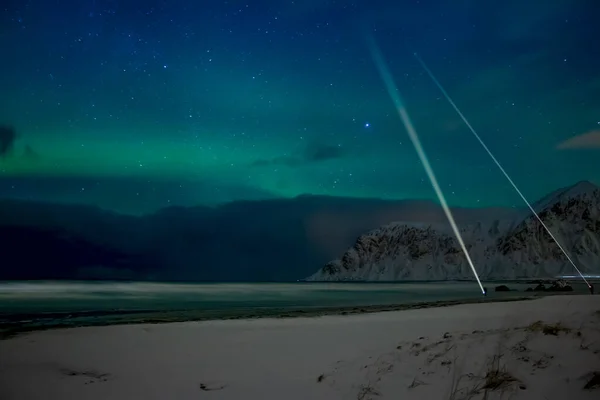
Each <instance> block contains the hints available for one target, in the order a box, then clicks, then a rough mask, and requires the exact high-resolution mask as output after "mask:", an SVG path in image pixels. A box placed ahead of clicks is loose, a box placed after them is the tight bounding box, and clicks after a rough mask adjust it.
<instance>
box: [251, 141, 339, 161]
mask: <svg viewBox="0 0 600 400" xmlns="http://www.w3.org/2000/svg"><path fill="white" fill-rule="evenodd" d="M345 155H346V151H345V149H344V148H343V147H341V146H333V145H328V144H323V143H313V144H311V145H308V146H307V147H306V148H305V149H304V151H303V152H302V153H301V154H298V155H291V156H281V157H273V158H269V159H260V160H256V161H255V162H253V163H252V166H254V167H265V166H268V165H285V166H288V167H299V166H302V165H306V164H313V163H319V162H323V161H328V160H335V159H338V158H342V157H344V156H345Z"/></svg>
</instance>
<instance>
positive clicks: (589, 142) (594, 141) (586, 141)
mask: <svg viewBox="0 0 600 400" xmlns="http://www.w3.org/2000/svg"><path fill="white" fill-rule="evenodd" d="M556 148H557V149H559V150H565V149H600V130H595V131H591V132H587V133H583V134H581V135H578V136H574V137H572V138H570V139H567V140H565V141H564V142H562V143H559V144H558V146H556Z"/></svg>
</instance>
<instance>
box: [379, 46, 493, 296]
mask: <svg viewBox="0 0 600 400" xmlns="http://www.w3.org/2000/svg"><path fill="white" fill-rule="evenodd" d="M367 41H368V46H369V50H370V51H371V56H372V57H373V61H374V63H375V66H376V67H377V70H378V72H379V75H381V79H382V80H383V83H384V85H385V87H386V89H387V91H388V93H389V95H390V97H391V98H392V102H393V103H394V106H395V108H396V111H398V115H399V116H400V119H401V120H402V123H403V124H404V127H405V128H406V131H407V132H408V136H409V137H410V140H411V142H412V144H413V146H414V147H415V150H416V151H417V154H418V155H419V158H420V159H421V163H422V164H423V167H424V168H425V172H426V173H427V176H428V177H429V180H430V182H431V186H433V190H434V191H435V194H436V195H437V197H438V199H439V201H440V204H441V205H442V209H443V210H444V213H445V214H446V217H447V218H448V222H449V223H450V226H451V227H452V230H453V231H454V235H456V239H457V240H458V243H459V244H460V247H461V248H462V251H463V253H464V254H465V257H466V259H467V262H468V263H469V266H470V267H471V270H472V271H473V275H475V279H476V280H477V283H478V284H479V287H480V289H481V293H483V294H485V289H484V288H483V285H482V284H481V281H480V280H479V275H478V274H477V270H476V269H475V265H473V261H472V260H471V256H470V255H469V252H468V250H467V246H466V245H465V242H464V241H463V238H462V236H461V234H460V230H459V229H458V226H457V225H456V222H455V221H454V217H453V216H452V212H451V211H450V207H448V203H447V202H446V198H445V197H444V194H443V193H442V189H441V188H440V185H439V184H438V181H437V178H436V177H435V174H434V172H433V169H432V168H431V164H429V160H428V159H427V155H426V154H425V150H423V146H422V145H421V141H420V139H419V136H418V135H417V132H416V131H415V128H414V126H413V124H412V121H411V119H410V117H409V116H408V112H407V110H406V107H405V106H404V102H403V101H402V98H401V97H400V93H399V92H398V88H397V87H396V84H395V83H394V78H393V77H392V74H391V73H390V71H389V69H388V68H387V65H386V64H385V61H384V59H383V55H382V54H381V51H380V50H379V47H377V43H376V42H375V38H374V37H373V36H372V35H367Z"/></svg>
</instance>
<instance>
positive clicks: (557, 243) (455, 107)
mask: <svg viewBox="0 0 600 400" xmlns="http://www.w3.org/2000/svg"><path fill="white" fill-rule="evenodd" d="M414 55H415V58H416V59H417V60H418V61H419V63H420V64H421V66H422V67H423V69H424V70H425V71H426V72H427V75H429V77H430V78H431V80H432V81H433V82H434V83H435V85H436V86H437V87H438V89H440V91H441V92H442V94H443V95H444V97H445V98H446V100H448V103H450V105H451V106H452V108H454V111H456V113H457V114H458V115H459V116H460V118H461V119H462V120H463V122H464V123H465V125H467V127H468V128H469V130H470V131H471V133H472V134H473V136H475V139H477V141H478V142H479V144H481V146H482V147H483V149H484V150H485V151H486V152H487V153H488V155H489V156H490V158H491V159H492V161H494V163H495V164H496V165H497V166H498V168H499V169H500V171H501V172H502V174H503V175H504V176H505V177H506V179H507V180H508V182H509V183H510V184H511V185H512V187H513V188H514V189H515V191H516V192H517V193H518V194H519V196H521V199H523V201H524V202H525V204H527V207H529V210H531V212H532V213H533V215H535V217H536V218H537V220H538V221H539V222H540V224H542V226H543V227H544V229H545V230H546V232H548V234H549V235H550V237H551V238H552V240H554V242H555V243H556V245H557V246H558V248H559V249H560V250H561V251H562V252H563V254H564V255H565V257H566V258H567V260H569V262H570V263H571V265H572V266H573V268H575V271H577V273H578V274H579V276H581V279H583V281H584V282H585V283H586V285H587V286H588V287H590V284H589V282H588V281H587V279H585V277H584V276H583V274H582V273H581V271H580V270H579V268H577V266H576V265H575V263H574V262H573V260H572V259H571V257H570V256H569V254H568V253H567V251H566V250H565V249H564V248H563V247H562V246H561V244H560V243H559V242H558V240H557V239H556V237H555V236H554V235H553V234H552V232H551V231H550V228H548V226H546V224H545V223H544V221H542V219H541V218H540V216H539V214H538V213H537V212H536V211H535V209H534V208H533V206H532V205H531V203H529V201H528V200H527V198H525V196H524V195H523V193H522V192H521V191H520V190H519V188H518V187H517V185H516V184H515V182H513V180H512V179H511V177H510V176H509V175H508V173H507V172H506V170H505V169H504V168H503V167H502V165H501V164H500V162H499V161H498V159H496V157H494V154H492V152H491V151H490V149H489V148H488V147H487V145H486V144H485V143H484V141H483V140H482V139H481V137H480V136H479V134H477V132H476V131H475V129H474V128H473V126H472V125H471V124H470V123H469V121H468V120H467V118H466V117H465V116H464V114H463V113H462V112H461V111H460V110H459V108H458V107H457V106H456V104H455V103H454V101H453V100H452V98H451V97H450V95H449V94H448V92H446V90H445V89H444V87H443V86H442V84H441V83H440V81H438V80H437V78H436V77H435V75H433V73H432V72H431V70H430V69H429V68H428V67H427V65H425V63H424V62H423V60H422V59H421V57H419V55H418V54H417V53H414Z"/></svg>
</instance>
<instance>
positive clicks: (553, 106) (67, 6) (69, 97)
mask: <svg viewBox="0 0 600 400" xmlns="http://www.w3.org/2000/svg"><path fill="white" fill-rule="evenodd" d="M538 3H539V2H529V3H528V2H523V1H516V0H508V1H503V2H499V3H498V2H484V1H476V0H463V1H442V0H422V1H416V0H411V1H397V0H396V1H392V0H389V1H384V0H369V1H350V0H348V1H342V0H340V1H333V0H332V1H326V0H294V1H291V0H253V1H237V0H230V1H191V0H187V1H183V0H169V1H158V0H146V1H126V0H122V1H110V0H51V1H48V0H30V1H16V0H13V1H10V0H8V1H3V2H2V6H1V7H2V9H0V50H1V52H2V53H1V56H0V65H1V69H0V124H4V125H8V126H13V127H14V129H15V132H16V137H15V138H14V140H13V138H12V137H9V135H7V134H4V135H3V136H2V137H0V197H15V198H27V199H36V200H49V201H68V202H77V203H88V204H97V205H100V206H102V207H106V208H111V209H115V210H119V211H125V212H135V213H139V212H148V211H152V210H154V209H157V208H159V207H165V206H169V205H186V206H189V205H196V204H198V205H201V204H202V205H214V204H219V203H223V202H228V201H233V200H241V199H266V198H280V197H283V198H287V197H295V196H298V195H301V194H315V195H331V196H342V197H377V198H384V199H404V198H425V199H434V198H435V194H434V192H433V190H432V188H431V186H430V184H429V181H428V180H427V176H426V174H425V172H424V170H423V167H422V166H421V164H420V162H419V159H418V157H417V155H416V153H415V151H414V148H413V147H412V145H411V143H410V141H409V139H408V136H407V134H406V131H405V130H404V128H403V126H402V124H401V122H400V120H399V118H398V115H397V114H396V113H395V111H394V108H393V104H392V102H391V101H390V98H389V96H388V95H387V92H386V89H385V87H384V86H383V83H382V82H381V79H380V77H379V75H378V74H377V70H376V69H375V66H374V64H373V62H372V60H371V58H370V56H369V52H368V48H367V47H366V45H365V40H364V32H365V30H366V31H370V32H373V33H374V35H375V38H376V39H377V40H378V42H379V44H380V46H381V48H382V50H383V53H384V55H385V57H386V58H387V61H388V63H389V65H390V67H391V69H392V72H393V73H394V75H395V78H396V81H397V84H398V87H399V90H400V91H401V92H402V95H403V97H404V99H405V100H406V103H407V106H408V111H409V112H410V113H411V116H412V118H413V122H414V123H415V126H416V128H417V131H418V133H419V134H420V136H421V139H422V141H423V145H424V147H425V150H426V151H427V152H428V155H429V158H430V160H431V162H432V166H433V168H434V169H435V171H436V173H437V175H438V179H439V181H440V183H441V184H442V187H443V189H444V190H445V191H446V194H447V197H448V201H449V203H450V204H452V205H462V206H488V205H499V206H514V205H518V206H521V205H522V204H521V202H520V199H519V197H518V196H517V195H516V194H515V193H514V191H513V190H512V188H511V187H510V186H509V185H508V183H507V182H506V181H505V178H504V177H503V176H502V175H501V173H500V172H499V171H498V169H497V168H496V166H495V165H494V164H493V163H492V162H491V160H490V159H489V157H488V156H487V154H485V153H484V152H483V150H482V149H481V147H480V145H479V143H478V142H476V140H475V139H474V138H473V136H472V135H471V133H470V132H469V131H468V130H467V129H466V127H465V126H464V124H463V123H462V122H461V120H460V119H459V117H458V116H457V115H456V113H455V112H454V110H453V109H452V108H451V107H450V105H449V104H448V103H447V102H446V101H445V100H444V99H443V97H442V96H441V93H440V92H439V90H438V89H437V88H436V87H435V85H434V84H433V83H432V81H431V80H430V79H429V77H428V76H427V75H426V74H425V73H424V71H423V70H422V68H421V67H420V65H419V64H418V62H417V61H416V59H415V58H414V57H413V53H414V52H418V53H419V54H420V56H421V57H422V58H423V60H424V61H425V62H426V63H427V64H428V66H429V67H430V69H431V70H432V71H433V73H434V74H436V75H437V77H438V79H439V80H440V81H441V83H442V84H443V85H445V87H446V89H447V91H448V92H449V94H450V95H451V96H452V97H453V98H454V100H455V102H456V103H457V105H458V106H459V107H460V108H461V109H462V111H463V113H464V114H465V115H466V117H467V118H468V119H470V121H471V123H472V125H473V126H474V127H475V129H476V130H477V131H478V133H479V134H480V136H481V137H482V138H483V140H484V141H486V143H487V145H488V147H490V149H491V150H492V151H493V152H494V153H495V155H496V157H497V158H498V159H499V160H500V162H502V163H503V164H504V166H505V168H506V170H507V172H508V173H509V174H512V175H513V178H514V180H515V182H516V183H517V185H520V186H521V188H522V189H523V192H524V194H525V195H526V196H528V197H530V198H531V199H532V200H535V199H537V198H539V197H541V196H543V195H545V194H547V193H548V192H550V191H552V190H554V189H557V188H558V187H560V186H566V185H570V184H573V183H575V182H577V181H579V180H584V179H585V180H591V181H595V182H596V183H598V182H599V181H600V161H599V160H600V44H598V40H597V38H599V37H600V25H598V21H597V16H598V11H599V6H598V4H596V3H597V2H596V1H592V0H588V1H577V0H553V1H550V2H545V3H544V4H543V6H541V5H538ZM539 4H541V3H539ZM582 135H584V136H582Z"/></svg>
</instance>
